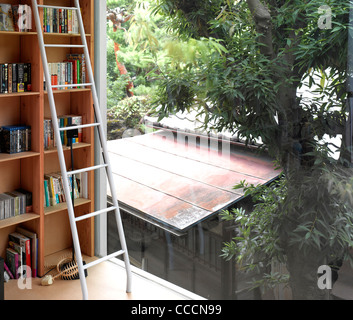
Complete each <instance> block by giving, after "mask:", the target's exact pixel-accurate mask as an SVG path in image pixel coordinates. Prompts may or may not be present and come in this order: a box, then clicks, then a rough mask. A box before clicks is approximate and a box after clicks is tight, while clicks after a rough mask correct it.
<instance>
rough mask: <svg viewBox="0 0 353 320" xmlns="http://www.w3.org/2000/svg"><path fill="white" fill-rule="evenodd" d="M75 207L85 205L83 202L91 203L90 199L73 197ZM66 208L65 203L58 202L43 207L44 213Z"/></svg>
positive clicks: (48, 213) (47, 213)
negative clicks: (54, 204)
mask: <svg viewBox="0 0 353 320" xmlns="http://www.w3.org/2000/svg"><path fill="white" fill-rule="evenodd" d="M74 203H75V208H77V207H79V206H82V205H85V204H89V203H91V200H90V199H83V198H79V199H75V202H74ZM64 210H67V205H66V203H60V204H58V205H56V206H52V207H47V208H45V209H44V215H46V216H47V215H50V214H53V213H57V212H61V211H64Z"/></svg>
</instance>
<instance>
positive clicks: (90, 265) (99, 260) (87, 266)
mask: <svg viewBox="0 0 353 320" xmlns="http://www.w3.org/2000/svg"><path fill="white" fill-rule="evenodd" d="M124 253H125V251H124V250H120V251H117V252H115V253H112V254H110V255H108V256H105V257H103V258H100V259H97V260H94V261H92V262H90V263H88V264H85V265H84V266H83V269H88V268H91V267H93V266H95V265H97V264H99V263H102V262H104V261H107V260H109V259H112V258H115V257H117V256H120V255H122V254H124Z"/></svg>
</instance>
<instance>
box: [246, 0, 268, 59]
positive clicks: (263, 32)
mask: <svg viewBox="0 0 353 320" xmlns="http://www.w3.org/2000/svg"><path fill="white" fill-rule="evenodd" d="M247 3H248V6H249V9H250V11H251V13H252V16H253V18H254V21H255V25H256V30H257V32H258V33H259V34H260V37H259V42H260V44H261V48H260V51H261V53H263V54H264V55H266V56H270V57H273V55H274V51H273V44H272V25H271V14H270V11H269V9H268V8H267V7H266V6H265V5H264V4H262V2H261V1H260V0H247Z"/></svg>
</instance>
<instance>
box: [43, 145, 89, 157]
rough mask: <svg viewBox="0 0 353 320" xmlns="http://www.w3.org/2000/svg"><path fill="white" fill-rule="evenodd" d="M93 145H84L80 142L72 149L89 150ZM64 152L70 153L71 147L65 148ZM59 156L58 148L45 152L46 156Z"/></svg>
mask: <svg viewBox="0 0 353 320" xmlns="http://www.w3.org/2000/svg"><path fill="white" fill-rule="evenodd" d="M91 146H92V145H91V144H90V143H84V142H80V143H75V144H74V145H73V146H72V149H73V150H77V149H80V148H89V147H91ZM63 150H64V152H70V148H69V147H65V146H63ZM53 153H55V154H57V153H58V151H57V150H56V148H50V149H49V150H45V151H44V154H45V155H49V154H53Z"/></svg>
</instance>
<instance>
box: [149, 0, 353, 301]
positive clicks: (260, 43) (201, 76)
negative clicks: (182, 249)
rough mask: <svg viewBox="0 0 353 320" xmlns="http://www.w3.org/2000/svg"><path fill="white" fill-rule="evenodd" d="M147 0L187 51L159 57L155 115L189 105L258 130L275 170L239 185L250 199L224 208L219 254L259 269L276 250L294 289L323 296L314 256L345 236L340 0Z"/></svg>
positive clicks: (329, 254) (247, 134) (332, 249)
mask: <svg viewBox="0 0 353 320" xmlns="http://www.w3.org/2000/svg"><path fill="white" fill-rule="evenodd" d="M155 3H156V7H155V12H158V13H159V14H163V15H164V16H165V19H166V21H168V25H169V29H170V30H172V31H173V32H175V33H176V34H177V35H178V36H179V40H180V39H181V40H182V42H180V41H179V42H175V43H174V45H173V44H171V46H172V47H173V46H174V49H175V48H177V47H178V46H180V45H181V44H182V43H184V45H185V46H186V47H187V49H183V52H189V54H187V55H179V54H178V52H179V51H178V50H171V51H173V52H174V53H172V54H171V56H172V57H173V61H174V62H175V63H173V64H170V66H165V70H164V72H163V74H164V77H163V79H162V82H161V85H160V86H159V87H158V92H157V99H156V101H155V103H156V105H157V106H158V107H156V111H157V112H158V113H159V115H160V117H161V118H162V117H164V116H167V115H168V114H171V113H174V112H175V111H180V110H181V111H184V110H190V109H191V108H197V109H198V111H199V112H200V113H202V114H204V115H205V119H206V121H205V126H209V125H210V124H211V123H212V126H213V128H215V129H219V130H222V129H225V128H226V129H229V130H231V131H233V132H237V133H238V134H240V135H241V136H242V137H244V138H246V139H247V141H252V140H254V139H261V141H262V142H263V145H264V146H266V147H267V149H268V151H269V153H270V154H271V155H272V156H273V157H274V158H275V159H276V161H277V163H278V165H279V166H280V167H281V169H282V170H283V175H282V177H281V180H280V182H278V183H277V184H275V185H273V186H271V187H269V188H255V186H249V185H247V184H246V182H244V183H242V184H241V185H240V186H238V187H241V188H245V190H246V194H247V195H249V196H252V197H253V199H254V200H255V201H256V205H255V210H253V211H252V212H251V213H245V212H244V211H243V210H240V209H238V210H235V211H234V212H228V213H225V218H226V219H231V220H235V221H236V223H237V227H238V229H237V231H238V236H237V237H236V238H235V239H234V240H233V241H232V242H231V243H228V244H226V245H225V248H224V252H223V253H224V255H225V256H227V257H229V258H231V257H235V258H236V259H237V260H238V262H242V263H243V265H244V266H248V267H249V268H251V269H253V268H256V267H261V270H262V271H263V270H267V269H268V267H269V266H270V265H271V263H272V261H273V259H277V260H279V261H281V262H284V263H285V264H286V266H287V269H288V271H289V275H290V277H289V283H290V286H291V289H292V293H293V297H294V299H319V298H324V297H326V296H327V295H326V293H325V292H324V291H323V290H320V289H319V288H318V286H317V271H318V267H319V266H320V265H323V264H335V263H336V262H337V261H339V260H341V259H345V258H349V257H350V256H349V248H350V247H352V244H353V232H352V231H353V224H352V218H353V199H352V198H353V196H352V191H353V189H352V185H353V178H352V169H351V167H350V164H349V161H347V144H346V138H347V137H346V132H347V127H348V123H349V121H348V113H347V108H346V99H347V94H346V87H345V84H346V77H347V72H346V69H347V38H348V32H347V31H348V13H349V2H348V1H344V0H342V1H341V0H340V1H337V0H336V1H332V0H327V1H325V2H323V1H321V0H320V1H317V0H313V1H299V0H294V1H289V0H281V1H276V0H246V1H245V0H240V1H230V0H210V1H204V0H195V1H185V0H155ZM323 5H326V7H323ZM327 8H329V9H330V10H329V11H325V10H327ZM327 12H328V13H330V14H331V15H330V18H331V21H329V20H328V16H326V15H325V13H327ZM330 22H331V23H330ZM304 79H306V80H307V81H304ZM299 89H302V90H303V89H306V90H309V91H310V92H311V93H312V95H311V96H309V97H304V96H302V95H300V94H299ZM327 137H328V138H333V137H336V138H339V139H340V140H341V141H342V144H340V145H338V146H334V147H335V148H336V147H337V148H338V149H339V150H340V151H341V152H340V156H339V157H338V158H337V157H334V155H333V154H332V151H331V150H332V149H331V147H332V145H331V144H330V142H327V140H325V138H327ZM348 151H349V150H348ZM272 278H273V277H272V275H271V273H269V274H266V275H265V277H264V279H272Z"/></svg>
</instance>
